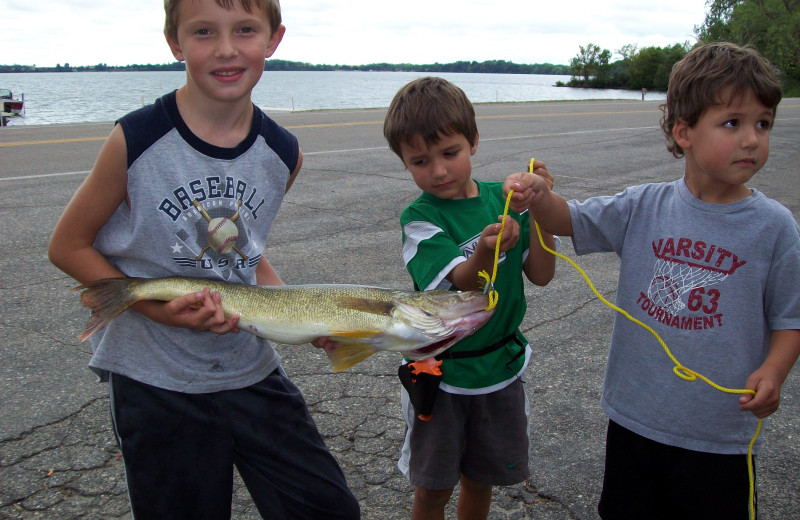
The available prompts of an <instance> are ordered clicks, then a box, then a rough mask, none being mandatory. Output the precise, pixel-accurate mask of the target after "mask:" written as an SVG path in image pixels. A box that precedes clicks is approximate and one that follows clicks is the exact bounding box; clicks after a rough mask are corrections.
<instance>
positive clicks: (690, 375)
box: [478, 159, 764, 519]
mask: <svg viewBox="0 0 800 520" xmlns="http://www.w3.org/2000/svg"><path fill="white" fill-rule="evenodd" d="M533 163H534V159H531V162H530V165H529V167H528V171H529V172H530V173H533ZM513 194H514V190H510V191H509V192H508V197H507V198H506V205H505V208H504V209H503V219H502V222H501V224H500V232H499V233H498V234H497V245H496V246H495V252H494V268H493V271H492V276H491V278H490V277H489V275H488V274H487V273H486V271H481V272H480V273H478V275H479V276H480V277H481V278H483V279H485V280H486V282H487V290H488V294H489V307H488V308H487V310H488V309H492V308H494V306H495V305H497V300H498V296H497V291H495V290H494V281H495V278H496V277H497V263H498V261H499V258H500V239H501V238H502V236H503V229H504V228H505V224H506V218H507V216H508V206H509V204H510V203H511V196H512V195H513ZM534 225H535V226H536V234H537V235H538V236H539V243H540V244H541V246H542V248H543V249H544V250H545V251H547V252H548V253H551V254H552V255H554V256H556V257H558V258H561V259H562V260H566V261H567V262H569V263H570V264H571V265H572V267H574V268H575V269H576V270H577V271H578V272H579V273H580V274H581V276H583V279H584V280H586V283H587V284H588V285H589V288H590V289H591V290H592V292H593V293H594V295H595V296H597V298H599V299H600V301H602V302H603V303H605V304H606V305H607V306H609V307H611V308H612V309H614V310H615V311H617V312H619V313H620V314H622V315H623V316H625V317H626V318H627V319H629V320H630V321H632V322H633V323H636V324H637V325H639V326H641V327H643V328H644V329H645V330H647V331H648V332H649V333H650V334H652V335H653V336H654V337H655V338H656V340H658V343H659V344H660V345H661V347H662V348H663V349H664V352H666V354H667V356H669V358H670V359H671V360H672V363H673V364H674V365H675V366H674V367H673V368H672V371H673V372H675V375H676V376H678V377H680V378H681V379H684V380H686V381H695V380H697V379H700V380H701V381H705V382H706V383H707V384H708V385H710V386H711V387H713V388H715V389H717V390H719V391H721V392H725V393H729V394H751V395H755V392H754V391H753V390H750V389H747V388H725V387H724V386H721V385H718V384H717V383H715V382H713V381H711V380H710V379H708V378H707V377H705V376H704V375H702V374H700V373H699V372H695V371H694V370H691V369H689V368H687V367H686V366H684V365H683V364H681V362H680V361H678V359H677V358H676V357H675V356H674V355H673V354H672V352H671V351H670V349H669V347H667V344H666V343H665V342H664V340H663V339H661V336H659V335H658V333H657V332H656V331H655V330H653V329H652V328H651V327H649V326H648V325H646V324H645V323H643V322H641V321H640V320H637V319H636V318H634V317H633V316H631V315H630V314H628V312H627V311H625V310H624V309H621V308H620V307H618V306H616V305H614V304H613V303H611V302H609V301H608V300H606V299H605V298H604V297H603V295H602V294H600V292H599V291H598V290H597V289H596V288H595V286H594V284H593V283H592V281H591V279H590V278H589V276H588V275H587V274H586V273H585V272H584V271H583V269H581V268H580V266H579V265H578V264H576V263H575V262H573V261H572V260H571V259H570V258H568V257H566V256H564V255H562V254H561V253H558V252H557V251H554V250H552V249H550V248H549V247H547V245H545V243H544V239H543V238H542V231H541V229H539V224H538V223H537V222H536V221H535V220H534ZM763 423H764V420H763V419H759V420H758V426H757V427H756V433H755V435H753V438H752V440H751V441H750V444H749V445H748V447H747V475H748V478H749V482H750V494H749V497H748V505H749V508H750V518H751V519H755V517H756V512H755V500H754V499H755V482H754V478H753V446H754V445H755V443H756V440H758V436H759V435H760V434H761V426H762V425H763Z"/></svg>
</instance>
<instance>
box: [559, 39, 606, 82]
mask: <svg viewBox="0 0 800 520" xmlns="http://www.w3.org/2000/svg"><path fill="white" fill-rule="evenodd" d="M579 49H580V52H579V53H578V55H577V56H575V57H574V58H572V59H571V60H570V64H569V72H570V74H571V75H572V79H573V81H571V82H570V83H571V84H574V83H575V80H577V79H578V78H583V86H585V87H588V86H597V87H603V86H606V85H607V83H608V76H609V71H610V66H609V63H608V62H609V60H611V51H609V50H608V49H601V48H600V47H599V46H597V45H595V44H594V43H590V44H588V45H587V46H586V47H584V46H583V45H580V46H579Z"/></svg>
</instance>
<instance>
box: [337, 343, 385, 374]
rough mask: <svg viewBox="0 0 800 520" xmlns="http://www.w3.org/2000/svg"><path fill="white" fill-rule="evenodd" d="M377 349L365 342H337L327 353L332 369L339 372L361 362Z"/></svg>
mask: <svg viewBox="0 0 800 520" xmlns="http://www.w3.org/2000/svg"><path fill="white" fill-rule="evenodd" d="M377 351H378V349H376V348H375V347H373V346H371V345H367V344H365V343H339V344H338V345H337V346H336V347H334V348H333V349H331V350H330V351H328V352H327V354H328V359H330V360H331V366H332V367H333V371H334V372H341V371H342V370H347V369H348V368H350V367H352V366H353V365H357V364H358V363H361V362H362V361H364V360H365V359H367V358H368V357H370V356H371V355H373V354H374V353H376V352H377Z"/></svg>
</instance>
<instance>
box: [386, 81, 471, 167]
mask: <svg viewBox="0 0 800 520" xmlns="http://www.w3.org/2000/svg"><path fill="white" fill-rule="evenodd" d="M453 134H462V135H463V136H464V137H466V138H467V141H469V143H470V145H474V144H475V142H476V138H477V136H478V125H477V123H476V122H475V108H474V107H473V106H472V103H471V102H470V100H469V98H467V95H466V94H464V91H463V90H461V89H460V88H458V87H457V86H456V85H454V84H452V83H450V82H449V81H447V80H445V79H442V78H435V77H426V78H418V79H415V80H414V81H412V82H410V83H408V84H406V85H405V86H404V87H402V88H401V89H400V90H399V91H398V92H397V94H395V96H394V99H392V103H391V104H390V105H389V110H388V111H387V112H386V119H385V120H384V122H383V136H384V137H385V138H386V140H387V141H388V142H389V148H391V150H392V151H393V152H394V153H396V154H397V156H398V157H400V158H401V159H402V155H401V154H400V145H401V143H410V142H411V140H412V139H413V138H414V136H416V135H419V136H421V137H422V139H423V141H424V142H425V144H426V145H428V146H430V145H431V144H435V143H437V142H438V141H439V139H440V137H441V136H442V135H453Z"/></svg>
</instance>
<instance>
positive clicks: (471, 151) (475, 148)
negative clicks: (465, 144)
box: [469, 132, 480, 155]
mask: <svg viewBox="0 0 800 520" xmlns="http://www.w3.org/2000/svg"><path fill="white" fill-rule="evenodd" d="M479 137H480V134H478V132H475V142H474V143H472V146H471V147H470V149H469V154H470V155H475V152H477V151H478V140H479Z"/></svg>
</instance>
